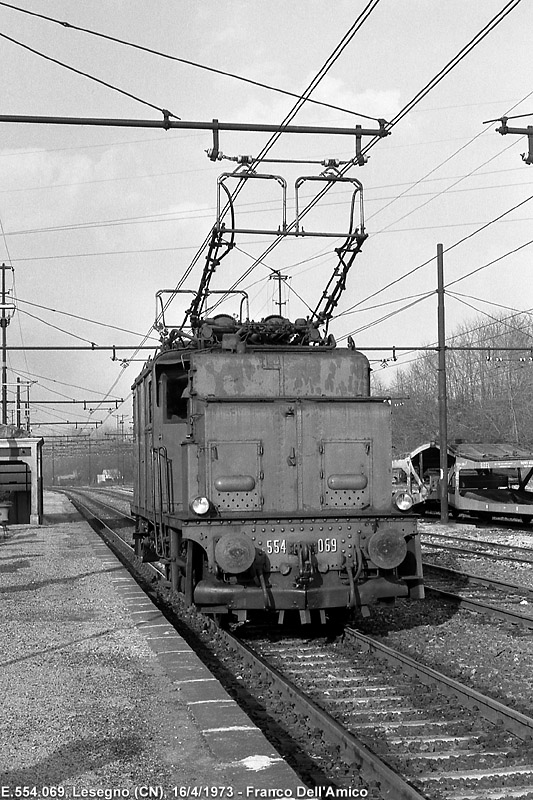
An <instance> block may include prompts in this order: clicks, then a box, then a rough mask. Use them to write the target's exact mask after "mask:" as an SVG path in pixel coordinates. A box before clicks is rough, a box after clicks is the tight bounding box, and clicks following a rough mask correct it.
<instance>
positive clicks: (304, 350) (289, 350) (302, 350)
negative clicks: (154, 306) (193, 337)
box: [132, 345, 367, 388]
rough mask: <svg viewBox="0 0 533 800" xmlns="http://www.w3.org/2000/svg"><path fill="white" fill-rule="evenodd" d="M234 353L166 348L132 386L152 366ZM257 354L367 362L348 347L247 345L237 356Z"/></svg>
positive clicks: (194, 348) (135, 382)
mask: <svg viewBox="0 0 533 800" xmlns="http://www.w3.org/2000/svg"><path fill="white" fill-rule="evenodd" d="M233 352H234V351H232V350H225V349H222V348H220V346H218V347H217V346H214V347H208V348H201V349H199V348H196V347H191V348H167V349H161V350H159V351H158V352H157V353H155V355H154V356H153V357H152V358H150V359H149V360H148V361H147V362H146V363H145V364H144V366H143V368H142V370H141V372H140V373H139V375H137V377H136V378H135V381H134V383H133V386H132V388H133V387H134V386H136V385H137V384H138V383H139V382H140V381H142V380H144V378H145V376H146V375H147V374H148V373H150V372H151V371H152V369H153V367H154V365H160V364H165V365H167V364H168V365H171V364H176V365H179V364H184V362H185V363H186V362H187V361H189V360H190V359H191V357H192V358H193V359H194V358H197V357H199V358H209V357H213V358H218V357H220V356H225V357H227V356H231V355H232V354H233ZM257 353H284V354H289V355H291V354H296V353H299V354H301V355H311V356H312V357H314V358H317V357H320V356H322V357H326V356H328V355H329V356H339V355H350V357H351V358H356V359H361V360H364V361H367V357H366V356H365V355H364V353H362V352H361V351H360V350H354V349H353V348H349V347H309V346H306V345H302V346H294V345H288V346H285V347H283V346H279V345H278V346H272V345H247V346H246V350H245V351H244V353H239V354H238V355H254V354H257Z"/></svg>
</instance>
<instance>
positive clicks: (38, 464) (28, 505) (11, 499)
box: [0, 425, 43, 525]
mask: <svg viewBox="0 0 533 800" xmlns="http://www.w3.org/2000/svg"><path fill="white" fill-rule="evenodd" d="M42 448H43V439H38V438H36V437H33V436H28V432H27V431H25V430H22V429H20V428H17V427H15V426H14V425H0V504H4V506H5V505H6V504H8V518H7V523H8V524H12V525H20V524H25V523H26V524H27V523H29V524H31V525H40V524H41V523H42V520H43V478H42Z"/></svg>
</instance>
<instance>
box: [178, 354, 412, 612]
mask: <svg viewBox="0 0 533 800" xmlns="http://www.w3.org/2000/svg"><path fill="white" fill-rule="evenodd" d="M191 374H192V380H191V397H192V400H193V402H192V405H193V427H192V431H191V435H190V438H189V440H188V441H187V442H186V443H184V445H183V451H184V455H183V463H184V465H185V466H184V474H186V476H187V482H188V483H187V490H186V491H187V494H188V495H189V496H191V495H194V498H193V500H192V501H191V502H190V503H189V515H188V517H187V519H184V520H183V526H182V535H183V537H184V538H185V539H187V540H190V541H192V542H194V543H195V545H196V548H197V553H200V556H197V557H200V558H202V559H203V561H204V568H203V570H202V577H201V579H200V580H199V581H198V582H197V583H196V584H195V587H194V593H193V600H194V603H195V604H196V605H198V606H200V607H201V608H204V609H206V610H209V609H211V611H212V613H223V611H224V610H228V611H232V612H233V613H235V614H236V615H237V616H238V617H239V618H241V619H244V618H246V615H247V613H248V611H251V610H269V611H276V612H279V614H280V619H282V618H283V615H284V612H285V611H288V610H294V611H298V612H299V614H300V617H301V619H302V620H303V621H309V619H310V615H311V612H312V611H319V612H321V616H322V617H324V614H325V611H326V610H327V609H341V608H351V609H355V608H360V609H362V611H363V613H366V612H367V610H368V607H369V606H370V605H372V604H373V603H376V602H378V601H380V600H384V601H387V602H390V601H392V600H394V598H396V597H401V596H408V595H410V596H413V597H417V596H418V597H420V596H422V594H423V589H422V574H421V568H420V549H419V544H418V538H417V536H416V523H415V520H414V519H413V518H410V517H408V516H405V515H399V514H397V513H394V512H393V510H392V508H391V497H390V480H391V475H390V472H391V463H390V405H389V404H388V403H387V402H384V401H383V400H382V399H381V400H373V399H370V398H369V396H368V362H367V360H366V359H365V358H364V357H363V356H362V355H361V354H360V353H357V352H354V351H350V350H345V351H340V350H336V351H334V352H332V351H317V350H314V351H310V350H309V349H307V350H306V351H305V352H301V351H299V352H287V351H281V352H280V351H279V350H278V351H276V352H273V351H263V352H253V351H252V352H246V353H236V352H231V353H223V352H222V353H219V357H218V359H217V358H213V354H211V357H210V358H207V357H206V355H205V354H202V353H199V354H198V356H197V357H196V358H195V359H194V368H193V370H192V371H191Z"/></svg>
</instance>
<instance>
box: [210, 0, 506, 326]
mask: <svg viewBox="0 0 533 800" xmlns="http://www.w3.org/2000/svg"><path fill="white" fill-rule="evenodd" d="M520 2H521V0H509V2H508V3H506V5H505V6H504V7H503V8H502V9H501V11H500V12H498V14H496V15H495V16H494V17H493V18H492V19H491V20H490V21H489V22H488V23H487V24H486V25H485V26H484V28H482V29H481V30H480V31H479V32H478V33H477V34H476V35H475V36H474V37H473V38H472V39H471V40H470V42H468V44H466V45H465V46H464V47H463V48H461V50H460V51H459V53H457V54H456V55H455V56H454V57H453V58H452V59H451V60H450V61H449V62H448V63H447V64H446V65H445V66H444V67H443V68H442V69H441V70H440V71H439V72H438V73H437V74H436V75H435V76H434V77H433V78H432V79H431V80H430V81H428V83H427V84H426V85H425V86H424V87H423V88H422V89H420V90H419V91H418V92H417V93H416V95H415V96H414V97H413V98H412V99H411V100H410V101H409V102H408V103H407V104H406V105H405V106H404V107H403V108H402V109H401V110H400V111H399V112H398V114H396V116H395V117H393V118H392V120H391V121H390V122H389V123H387V126H386V127H387V130H388V131H389V132H390V131H391V130H392V128H393V127H395V126H396V125H397V124H398V123H399V122H400V121H401V120H402V119H403V118H404V117H405V116H406V114H407V113H409V112H410V111H412V110H413V108H414V107H415V106H416V105H417V104H418V103H420V102H421V100H423V99H424V98H425V97H426V96H427V95H428V94H429V92H430V91H432V89H434V88H435V87H436V86H437V85H438V84H439V83H440V82H441V81H442V80H443V79H444V78H445V77H446V76H447V75H448V74H449V73H450V72H451V71H452V70H453V69H454V68H455V67H456V66H457V65H458V64H459V63H460V62H461V61H462V60H463V59H464V58H465V57H466V56H467V55H468V54H469V53H470V52H471V51H472V50H473V49H474V48H475V47H476V46H477V45H478V44H479V43H480V42H481V41H482V40H483V39H484V38H485V37H486V36H487V35H488V34H489V33H490V32H492V31H493V30H494V28H496V27H497V25H499V24H500V23H501V22H502V21H503V20H504V19H505V18H506V17H507V16H508V14H510V13H511V11H513V10H514V9H515V8H516V7H517V6H518V5H519V3H520ZM379 141H381V138H380V137H377V136H376V137H374V138H373V139H371V140H370V142H369V143H368V144H367V145H365V146H364V147H363V148H362V150H361V153H362V155H363V156H364V155H366V154H367V153H368V152H369V150H371V149H372V147H374V146H375V145H376V144H377V143H378V142H379ZM351 166H352V164H347V165H345V166H344V167H343V168H342V169H341V170H340V174H341V175H345V174H346V173H347V172H348V171H349V170H350V168H351ZM330 188H331V184H328V185H326V186H325V187H324V188H323V189H321V190H320V191H319V192H318V193H317V195H316V196H315V198H314V199H313V200H312V201H311V202H310V203H308V205H307V206H306V207H305V208H304V209H303V211H302V213H301V215H300V216H301V217H303V216H305V215H306V214H307V213H308V211H310V210H311V208H314V206H315V205H316V204H317V203H318V202H319V200H321V199H322V197H324V195H325V194H326V193H327V192H328V191H329V190H330ZM282 239H283V237H282V236H281V235H280V236H279V237H278V238H277V239H276V240H275V242H273V244H272V245H271V247H270V248H268V249H267V251H265V252H264V253H263V254H262V255H261V257H260V258H261V259H262V258H264V256H265V255H268V253H270V252H271V250H272V249H274V247H275V246H276V245H277V244H279V242H280V241H282ZM426 263H429V261H428V262H426ZM423 266H425V265H423ZM254 268H255V265H252V266H251V267H250V268H249V269H248V270H247V271H246V272H245V273H244V274H243V275H242V276H241V278H240V279H238V280H237V281H236V282H235V283H234V284H233V285H232V286H231V290H234V289H235V288H236V287H237V286H238V285H239V283H240V282H241V280H243V279H245V278H246V277H248V275H249V274H250V273H251V272H252V270H253V269H254ZM394 283H395V282H393V283H392V284H391V285H393V284H394ZM380 291H383V290H380ZM373 296H374V295H371V296H370V297H373ZM366 299H370V298H366ZM220 302H222V300H221V301H220ZM361 302H364V301H361ZM338 316H339V315H338Z"/></svg>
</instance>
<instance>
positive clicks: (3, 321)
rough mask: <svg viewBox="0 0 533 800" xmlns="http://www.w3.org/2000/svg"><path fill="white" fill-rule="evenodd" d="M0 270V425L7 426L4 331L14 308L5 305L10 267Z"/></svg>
mask: <svg viewBox="0 0 533 800" xmlns="http://www.w3.org/2000/svg"><path fill="white" fill-rule="evenodd" d="M0 269H1V270H2V304H1V310H2V314H1V316H0V327H1V328H2V424H3V425H7V345H6V330H7V326H8V325H9V323H10V321H11V316H10V315H9V314H8V311H10V310H11V311H12V312H14V310H15V307H14V306H13V304H10V305H8V304H7V303H6V269H11V267H6V265H5V264H2V266H1V267H0Z"/></svg>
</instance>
